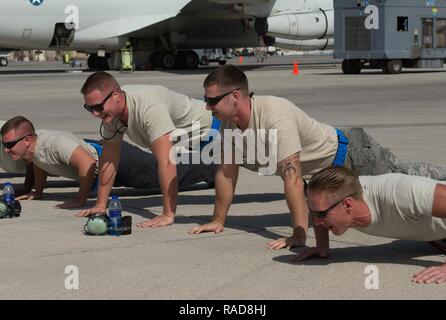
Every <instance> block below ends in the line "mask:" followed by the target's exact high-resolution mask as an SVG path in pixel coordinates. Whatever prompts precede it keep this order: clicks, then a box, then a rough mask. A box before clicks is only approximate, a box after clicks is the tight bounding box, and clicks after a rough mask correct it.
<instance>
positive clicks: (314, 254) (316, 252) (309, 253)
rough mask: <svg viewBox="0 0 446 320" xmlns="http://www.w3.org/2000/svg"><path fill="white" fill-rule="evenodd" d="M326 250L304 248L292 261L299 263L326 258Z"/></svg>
mask: <svg viewBox="0 0 446 320" xmlns="http://www.w3.org/2000/svg"><path fill="white" fill-rule="evenodd" d="M328 251H329V250H328V249H319V248H305V249H304V250H303V251H302V252H300V253H298V254H297V256H295V257H294V258H293V259H292V261H294V262H301V261H304V260H307V259H310V258H324V259H325V258H327V257H328Z"/></svg>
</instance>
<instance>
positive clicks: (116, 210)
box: [108, 196, 122, 237]
mask: <svg viewBox="0 0 446 320" xmlns="http://www.w3.org/2000/svg"><path fill="white" fill-rule="evenodd" d="M108 217H109V222H108V234H109V235H111V236H116V237H118V236H120V235H121V218H122V207H121V202H120V201H119V198H118V196H112V199H111V201H110V204H109V205H108Z"/></svg>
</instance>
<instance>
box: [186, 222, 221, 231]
mask: <svg viewBox="0 0 446 320" xmlns="http://www.w3.org/2000/svg"><path fill="white" fill-rule="evenodd" d="M223 230H225V227H224V226H223V225H222V224H221V223H218V222H210V223H206V224H202V225H199V226H196V227H194V228H192V229H191V230H190V231H189V234H199V233H202V232H214V233H216V234H217V233H221V232H223Z"/></svg>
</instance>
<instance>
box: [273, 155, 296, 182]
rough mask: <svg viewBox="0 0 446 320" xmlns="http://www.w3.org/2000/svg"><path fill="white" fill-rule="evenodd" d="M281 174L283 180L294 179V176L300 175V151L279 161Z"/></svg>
mask: <svg viewBox="0 0 446 320" xmlns="http://www.w3.org/2000/svg"><path fill="white" fill-rule="evenodd" d="M278 167H279V174H280V176H281V177H282V179H283V180H289V179H292V178H293V177H294V176H296V175H299V176H300V156H299V154H298V153H295V154H293V155H292V156H290V157H288V158H286V159H285V160H282V161H280V162H279V165H278Z"/></svg>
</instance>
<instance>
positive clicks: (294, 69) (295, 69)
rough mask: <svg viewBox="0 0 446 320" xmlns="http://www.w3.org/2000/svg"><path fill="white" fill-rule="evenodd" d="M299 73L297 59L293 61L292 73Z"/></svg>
mask: <svg viewBox="0 0 446 320" xmlns="http://www.w3.org/2000/svg"><path fill="white" fill-rule="evenodd" d="M298 74H299V64H298V63H297V61H294V67H293V75H295V76H297V75H298Z"/></svg>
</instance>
